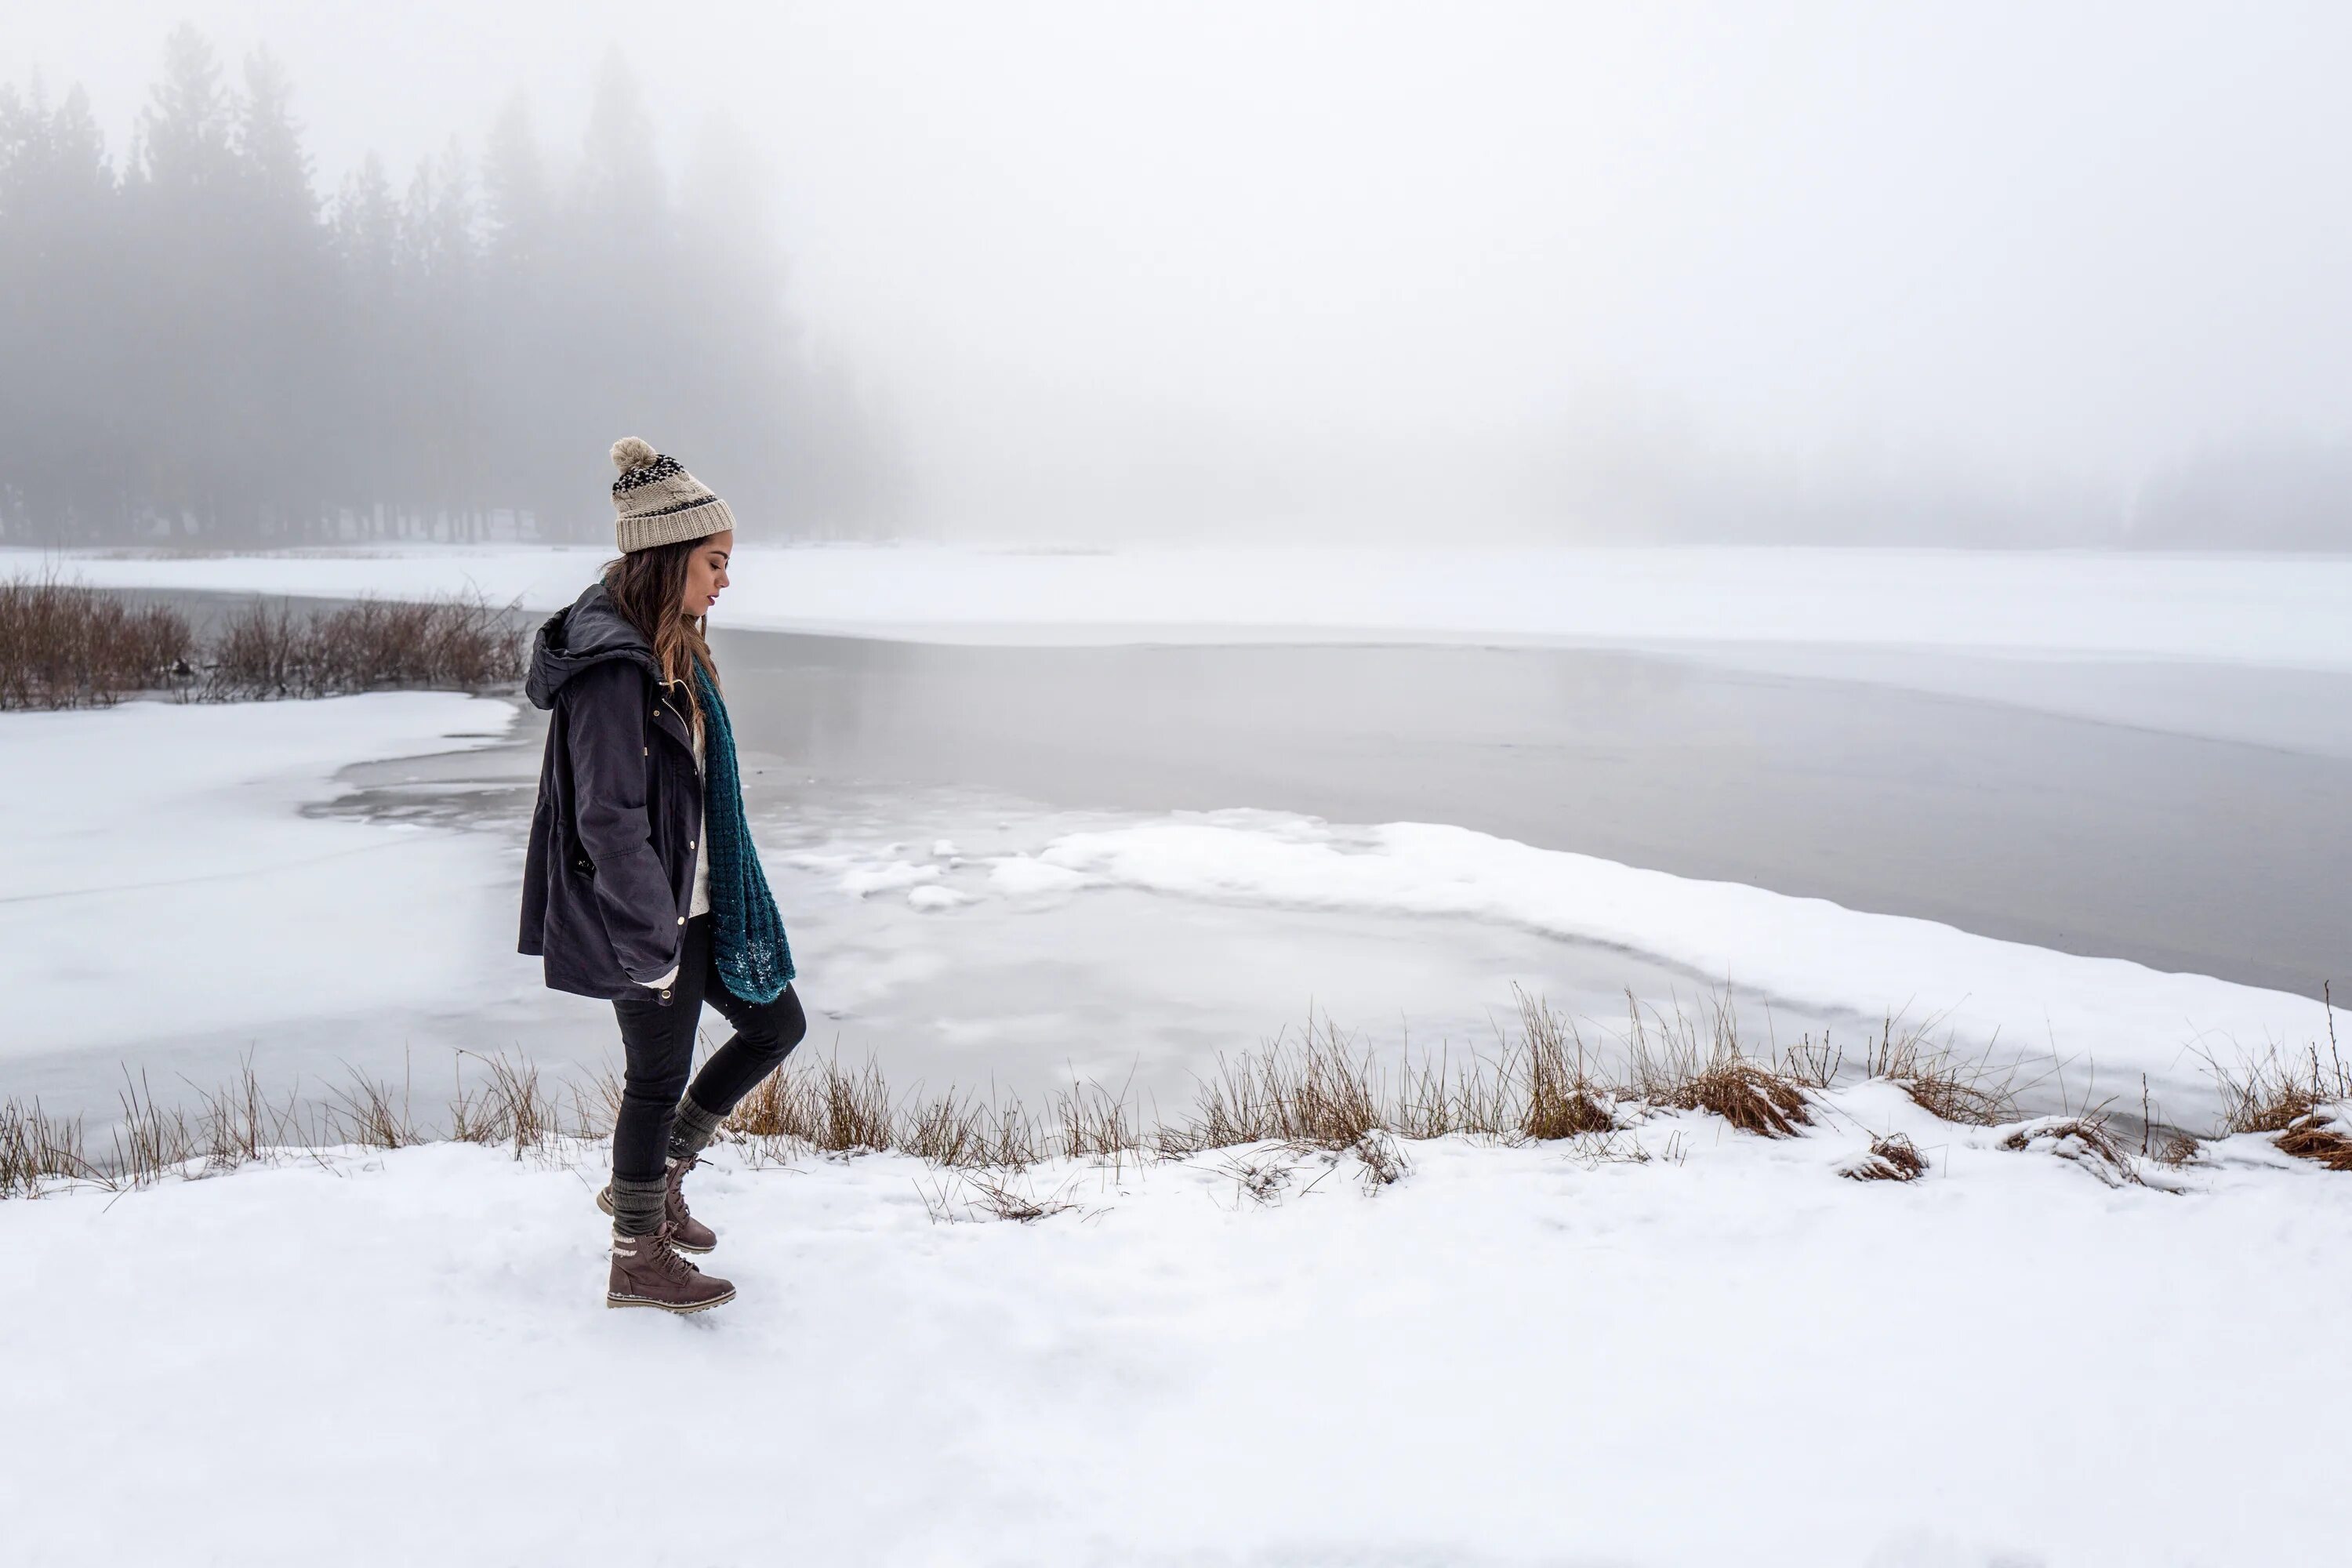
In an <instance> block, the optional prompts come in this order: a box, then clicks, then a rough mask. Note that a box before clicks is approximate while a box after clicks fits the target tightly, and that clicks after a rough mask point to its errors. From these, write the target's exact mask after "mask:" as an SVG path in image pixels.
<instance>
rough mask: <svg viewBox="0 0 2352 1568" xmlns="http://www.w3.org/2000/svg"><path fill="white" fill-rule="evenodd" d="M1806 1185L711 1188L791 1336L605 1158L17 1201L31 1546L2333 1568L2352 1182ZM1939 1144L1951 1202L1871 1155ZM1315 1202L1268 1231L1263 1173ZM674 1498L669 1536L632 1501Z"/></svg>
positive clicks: (1720, 1167)
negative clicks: (1038, 1201)
mask: <svg viewBox="0 0 2352 1568" xmlns="http://www.w3.org/2000/svg"><path fill="white" fill-rule="evenodd" d="M1829 1104H1830V1106H1831V1108H1832V1114H1831V1115H1829V1116H1827V1117H1826V1118H1824V1120H1823V1121H1822V1125H1820V1126H1819V1127H1817V1128H1816V1129H1814V1130H1813V1131H1811V1132H1809V1133H1808V1134H1807V1135H1806V1136H1804V1137H1801V1138H1797V1139H1792V1140H1787V1141H1780V1142H1767V1141H1764V1140H1760V1139H1756V1138H1750V1137H1747V1136H1744V1135H1740V1134H1737V1133H1733V1132H1730V1131H1727V1130H1726V1129H1725V1128H1724V1126H1723V1124H1721V1123H1720V1122H1717V1121H1713V1119H1711V1118H1708V1117H1706V1116H1703V1115H1698V1114H1691V1115H1687V1116H1682V1117H1664V1118H1659V1119H1656V1120H1654V1121H1650V1122H1648V1123H1647V1124H1645V1125H1644V1126H1643V1128H1642V1129H1641V1130H1640V1131H1639V1132H1638V1134H1636V1136H1637V1137H1638V1139H1639V1147H1640V1150H1641V1152H1643V1153H1644V1154H1646V1155H1647V1156H1649V1158H1648V1160H1647V1162H1646V1163H1633V1162H1632V1161H1630V1160H1628V1159H1627V1158H1625V1157H1624V1156H1627V1155H1630V1154H1632V1153H1633V1149H1634V1145H1633V1142H1631V1141H1630V1140H1626V1141H1621V1142H1619V1143H1618V1144H1617V1145H1616V1146H1615V1150H1614V1152H1615V1154H1616V1155H1617V1156H1618V1157H1616V1158H1604V1157H1600V1155H1601V1152H1600V1150H1599V1148H1598V1146H1596V1145H1591V1144H1585V1145H1578V1144H1572V1143H1554V1144H1543V1145H1531V1146H1525V1147H1518V1148H1494V1147H1481V1146H1474V1145H1471V1144H1467V1143H1464V1142H1454V1141H1445V1142H1431V1143H1421V1144H1413V1145H1409V1146H1407V1152H1408V1154H1409V1157H1410V1160H1411V1163H1412V1172H1411V1173H1410V1174H1408V1175H1406V1176H1405V1177H1404V1179H1403V1180H1402V1181H1401V1182H1399V1183H1398V1184H1395V1185H1392V1186H1387V1187H1383V1188H1380V1189H1379V1190H1378V1191H1377V1192H1375V1193H1368V1192H1367V1190H1366V1188H1365V1187H1364V1186H1363V1185H1362V1184H1360V1182H1359V1181H1358V1180H1357V1179H1356V1176H1355V1173H1354V1170H1353V1167H1352V1163H1351V1162H1350V1161H1349V1159H1348V1157H1346V1156H1341V1157H1340V1158H1339V1163H1338V1164H1336V1165H1330V1164H1327V1163H1326V1161H1325V1157H1324V1156H1322V1155H1320V1154H1317V1153H1313V1152H1286V1151H1283V1150H1280V1149H1278V1148H1273V1147H1260V1148H1255V1149H1249V1150H1240V1151H1228V1152H1224V1153H1223V1154H1221V1155H1217V1156H1211V1157H1202V1158H1198V1159H1194V1160H1190V1161H1185V1162H1181V1163H1165V1164H1142V1165H1139V1164H1137V1163H1132V1162H1130V1163H1127V1164H1125V1165H1123V1166H1121V1167H1119V1168H1118V1169H1115V1170H1114V1169H1110V1168H1104V1167H1097V1166H1089V1165H1080V1164H1067V1163H1056V1164H1053V1165H1048V1166H1044V1167H1039V1168H1037V1169H1035V1170H1034V1171H1033V1172H1031V1173H1029V1174H1028V1175H1027V1176H1026V1177H1025V1178H1023V1179H1022V1180H1023V1181H1024V1190H1027V1191H1031V1192H1034V1194H1037V1195H1040V1196H1055V1195H1058V1197H1059V1198H1060V1199H1061V1200H1062V1201H1064V1202H1067V1203H1070V1204H1072V1205H1075V1206H1073V1207H1071V1208H1069V1209H1068V1210H1066V1211H1065V1212H1062V1213H1059V1214H1055V1215H1052V1216H1050V1217H1047V1218H1045V1219H1043V1220H1041V1221H1039V1222H1037V1223H1035V1224H1032V1225H1025V1226H1024V1225H1016V1224H1011V1223H1005V1222H1003V1221H995V1220H985V1219H982V1220H977V1221H975V1222H974V1223H943V1222H942V1219H941V1217H940V1216H943V1215H944V1216H948V1217H949V1218H952V1217H954V1216H958V1215H973V1214H978V1213H981V1212H982V1211H983V1210H984V1207H985V1205H976V1204H974V1203H973V1202H972V1201H971V1189H969V1188H967V1187H965V1186H963V1185H962V1184H961V1181H960V1179H959V1178H957V1177H955V1176H953V1175H951V1174H949V1173H940V1172H936V1171H933V1170H930V1169H929V1168H927V1167H924V1166H922V1165H920V1164H919V1163H915V1162H913V1161H910V1160H907V1159H903V1158H899V1157H895V1156H874V1157H866V1158H859V1159H856V1160H850V1161H840V1160H826V1159H815V1158H809V1157H802V1158H799V1159H797V1160H796V1161H794V1162H793V1163H791V1164H789V1165H787V1166H783V1167H775V1166H768V1167H766V1168H751V1166H749V1165H747V1164H746V1163H745V1160H744V1157H743V1156H744V1150H742V1149H740V1148H723V1149H722V1150H721V1151H720V1152H719V1155H718V1157H717V1161H716V1163H715V1166H714V1167H713V1168H711V1169H709V1170H708V1171H706V1172H705V1173H700V1174H698V1176H697V1177H696V1183H695V1187H694V1196H695V1201H696V1204H697V1207H698V1212H699V1213H701V1214H703V1215H705V1216H706V1217H708V1218H709V1220H710V1221H711V1222H712V1223H713V1224H714V1225H716V1226H718V1227H719V1231H720V1234H721V1245H720V1248H719V1252H718V1254H717V1255H715V1256H714V1257H713V1258H709V1260H708V1262H709V1265H710V1266H711V1268H713V1269H714V1271H716V1272H719V1273H722V1274H724V1275H725V1276H727V1277H728V1278H730V1279H733V1280H734V1281H735V1283H736V1285H737V1287H738V1289H740V1292H741V1295H740V1300H738V1301H737V1302H736V1303H734V1304H733V1305H731V1306H730V1307H728V1308H725V1309H723V1310H720V1311H718V1312H715V1313H711V1314H709V1315H706V1316H704V1317H701V1318H697V1319H692V1320H677V1319H671V1318H667V1317H664V1316H661V1315H658V1314H654V1313H647V1312H612V1311H607V1310H604V1306H603V1304H602V1289H603V1283H604V1258H603V1251H604V1222H603V1221H602V1219H601V1217H600V1216H599V1215H597V1214H596V1212H595V1210H594V1208H593V1205H592V1194H593V1192H594V1190H595V1184H596V1183H597V1182H598V1181H599V1180H600V1179H601V1176H600V1173H599V1164H600V1162H601V1160H602V1159H603V1151H602V1149H601V1147H600V1146H597V1145H593V1144H592V1145H587V1146H584V1147H582V1148H578V1149H577V1150H576V1151H575V1153H576V1155H577V1162H576V1163H573V1164H569V1165H567V1164H560V1163H542V1162H540V1161H538V1160H535V1159H534V1160H526V1161H523V1162H520V1163H519V1162H517V1161H516V1160H514V1159H513V1158H511V1157H510V1156H509V1155H508V1154H507V1153H505V1152H500V1151H496V1150H489V1149H482V1148H476V1147H468V1146H463V1145H438V1146H429V1147H424V1148H415V1149H409V1150H404V1151H402V1152H396V1153H393V1154H389V1155H383V1154H375V1155H368V1154H362V1153H360V1152H355V1151H347V1152H343V1153H341V1154H340V1155H331V1156H329V1157H326V1158H324V1159H320V1160H287V1161H284V1162H282V1163H278V1164H276V1165H274V1166H269V1167H247V1168H246V1169H244V1170H241V1171H239V1172H237V1173H234V1174H230V1175H226V1176H223V1177H219V1178H216V1179H212V1180H202V1181H184V1182H183V1181H167V1182H165V1183H164V1184H162V1185H160V1186H157V1187H153V1188H150V1189H147V1190H142V1191H138V1192H133V1193H130V1194H124V1195H121V1196H120V1197H116V1198H113V1199H111V1200H110V1199H109V1198H107V1197H106V1196H105V1195H103V1194H95V1193H89V1192H69V1193H63V1194H52V1195H50V1196H47V1197H44V1198H42V1199H39V1200H36V1201H31V1202H18V1203H10V1204H6V1205H0V1245H5V1247H6V1248H7V1250H8V1252H9V1255H10V1257H11V1258H12V1260H13V1263H14V1266H13V1267H12V1268H9V1269H8V1270H6V1271H5V1273H0V1343H6V1344H9V1345H11V1346H16V1347H21V1348H23V1349H25V1350H26V1351H27V1352H30V1353H27V1354H25V1355H22V1356H18V1357H15V1358H12V1364H11V1374H12V1383H11V1389H10V1402H9V1412H10V1417H11V1418H10V1420H9V1422H8V1423H7V1424H6V1426H5V1430H0V1517H5V1519H6V1520H7V1521H8V1524H7V1529H6V1532H5V1538H6V1540H7V1542H8V1549H7V1552H5V1555H6V1556H7V1557H8V1559H9V1560H10V1561H11V1562H14V1563H88V1562H97V1561H106V1562H124V1563H131V1562H141V1563H161V1562H172V1563H214V1562H218V1563H231V1562H233V1563H240V1564H258V1563H300V1564H303V1565H304V1568H309V1565H310V1564H313V1563H317V1562H319V1561H320V1560H321V1559H322V1558H325V1559H331V1560H332V1561H335V1562H338V1563H417V1562H426V1561H431V1562H435V1563H449V1564H453V1565H462V1564H468V1563H486V1564H487V1563H519V1562H531V1563H565V1564H568V1565H572V1568H589V1565H593V1564H598V1563H754V1562H762V1563H764V1562H780V1561H803V1560H806V1561H815V1562H830V1563H845V1564H900V1563H907V1564H915V1563H923V1564H930V1563H1036V1562H1043V1561H1060V1562H1079V1563H1105V1564H1113V1563H1150V1564H1175V1563H1215V1564H1238V1563H1250V1564H1276V1563H1285V1564H1286V1563H1318V1564H1333V1563H1380V1564H1403V1563H1449V1564H1451V1563H1530V1562H1543V1563H1596V1564H1597V1563H1612V1564H1647V1563H1658V1564H1724V1563H1741V1564H1757V1565H1779V1564H1790V1565H1799V1564H1801V1565H1803V1568H1843V1565H1852V1568H1963V1565H1965V1568H1992V1565H1994V1564H2022V1563H2033V1564H2037V1565H2041V1568H2105V1565H2106V1564H2110V1563H2125V1562H2129V1563H2170V1564H2190V1563H2257V1562H2294V1561H2300V1562H2327V1561H2334V1560H2336V1558H2337V1557H2338V1556H2339V1555H2340V1554H2341V1552H2342V1550H2343V1547H2344V1541H2345V1536H2344V1520H2343V1515H2342V1510H2340V1508H2338V1507H2337V1506H2336V1504H2334V1503H2333V1502H2332V1501H2331V1500H2332V1499H2334V1498H2335V1497H2336V1495H2337V1493H2338V1491H2339V1489H2340V1483H2341V1479H2342V1478H2341V1474H2340V1471H2341V1466H2342V1458H2343V1456H2342V1451H2341V1447H2340V1445H2338V1444H2336V1443H2333V1442H2331V1441H2328V1440H2327V1439H2326V1436H2325V1435H2324V1430H2323V1427H2324V1421H2325V1416H2324V1415H2322V1416H2321V1417H2320V1421H2321V1423H2322V1424H2323V1426H2315V1425H2314V1424H2313V1422H2312V1420H2310V1419H2309V1418H2308V1413H2311V1412H2322V1413H2324V1412H2327V1411H2331V1410H2337V1409H2341V1408H2343V1406H2344V1405H2345V1404H2346V1402H2347V1399H2352V1365H2347V1363H2346V1362H2345V1360H2344V1358H2342V1357H2341V1356H2336V1355H2330V1354H2327V1353H2326V1347H2327V1346H2328V1345H2330V1344H2333V1343H2334V1342H2336V1339H2337V1338H2338V1337H2339V1332H2340V1325H2339V1323H2338V1318H2339V1315H2340V1304H2341V1302H2342V1301H2343V1300H2344V1299H2345V1296H2346V1293H2347V1290H2352V1178H2347V1177H2344V1176H2340V1175H2334V1174H2330V1173H2325V1172H2321V1171H2319V1170H2318V1169H2317V1168H2315V1167H2314V1166H2311V1165H2308V1164H2305V1163H2297V1162H2293V1161H2290V1160H2287V1159H2286V1158H2285V1157H2284V1156H2283V1155H2280V1154H2279V1153H2278V1152H2276V1151H2275V1150H2273V1148H2271V1147H2270V1145H2269V1144H2268V1143H2267V1142H2264V1141H2261V1140H2255V1139H2243V1138H2242V1139H2235V1140H2231V1141H2229V1142H2225V1143H2221V1144H2217V1145H2213V1146H2210V1149H2209V1151H2208V1158H2207V1160H2206V1161H2205V1162H2204V1163H2199V1164H2196V1165H2191V1166H2189V1167H2187V1168H2186V1169H2184V1170H2183V1171H2181V1172H2179V1173H2177V1175H2176V1177H2175V1180H2176V1181H2177V1183H2178V1184H2179V1186H2180V1187H2181V1188H2182V1189H2183V1190H2181V1191H2179V1192H2167V1191H2162V1190H2158V1189H2156V1188H2151V1187H2142V1186H2133V1185H2125V1186H2121V1187H2115V1186H2110V1185H2109V1184H2106V1183H2105V1182H2104V1181H2102V1180H2100V1179H2098V1178H2097V1177H2096V1176H2095V1174H2094V1173H2093V1172H2091V1171H2090V1170H2088V1169H2085V1168H2084V1167H2083V1166H2081V1165H2078V1164H2075V1163H2069V1162H2067V1161H2065V1160H2063V1159H2057V1158H2052V1157H2050V1155H2049V1153H2048V1152H2043V1151H2042V1150H2039V1149H2035V1150H2028V1151H2025V1152H2012V1151H2010V1150H2007V1149H2004V1148H2002V1147H2001V1142H2002V1138H2001V1137H2000V1134H1998V1133H1997V1132H1995V1131H1984V1130H1975V1129H1963V1128H1956V1127H1950V1126H1947V1125H1944V1124H1941V1123H1938V1122H1936V1121H1933V1120H1932V1119H1930V1118H1927V1116H1926V1115H1925V1113H1924V1112H1921V1111H1919V1110H1916V1108H1915V1107H1912V1106H1911V1105H1910V1104H1909V1103H1908V1102H1907V1101H1906V1100H1904V1099H1903V1098H1902V1097H1901V1096H1900V1095H1899V1094H1897V1093H1896V1092H1895V1091H1894V1090H1893V1089H1891V1088H1889V1087H1888V1086H1885V1085H1883V1084H1881V1085H1867V1086H1862V1087H1859V1088H1856V1089H1850V1090H1846V1091H1843V1092H1842V1093H1839V1094H1836V1095H1833V1096H1831V1097H1829ZM1888 1131H1905V1132H1906V1133H1907V1134H1908V1135H1909V1136H1910V1137H1911V1138H1912V1139H1913V1140H1914V1141H1915V1142H1916V1144H1917V1145H1918V1146H1919V1148H1920V1149H1921V1150H1922V1151H1924V1152H1926V1154H1927V1158H1928V1163H1929V1171H1928V1173H1927V1176H1926V1177H1925V1178H1924V1179H1922V1180H1919V1181H1916V1182H1914V1183H1911V1184H1895V1183H1870V1184H1864V1183H1857V1182H1852V1181H1844V1180H1841V1179H1839V1177H1838V1174H1837V1171H1838V1168H1839V1167H1840V1166H1841V1165H1842V1164H1843V1163H1846V1162H1847V1161H1849V1160H1851V1159H1853V1157H1854V1156H1855V1155H1856V1154H1857V1153H1858V1152H1860V1151H1861V1150H1862V1149H1863V1148H1864V1145H1865V1144H1866V1143H1867V1142H1868V1140H1869V1139H1870V1138H1871V1137H1872V1136H1873V1135H1874V1134H1878V1133H1884V1132H1888ZM1252 1172H1256V1173H1260V1174H1261V1175H1263V1173H1266V1172H1274V1173H1276V1174H1274V1175H1273V1176H1272V1177H1271V1178H1268V1179H1263V1180H1259V1181H1258V1182H1257V1183H1256V1184H1257V1185H1258V1186H1260V1187H1261V1188H1262V1189H1263V1190H1264V1192H1265V1197H1266V1201H1265V1202H1259V1201H1257V1200H1256V1199H1254V1198H1253V1197H1251V1196H1250V1195H1249V1194H1248V1192H1247V1190H1246V1188H1247V1185H1248V1184H1249V1180H1248V1178H1249V1173H1252ZM640 1464H650V1465H651V1466H653V1467H654V1471H653V1474H652V1477H651V1478H650V1479H648V1481H647V1483H646V1484H647V1486H648V1488H649V1489H651V1490H652V1493H653V1498H654V1500H653V1501H652V1502H651V1503H650V1504H648V1505H646V1506H642V1507H641V1506H638V1505H637V1504H635V1502H634V1501H632V1500H630V1499H629V1498H628V1497H627V1496H625V1495H624V1494H625V1489H626V1486H627V1485H628V1483H627V1482H625V1479H624V1478H626V1477H628V1476H630V1475H633V1474H635V1473H636V1472H635V1467H636V1466H638V1465H640Z"/></svg>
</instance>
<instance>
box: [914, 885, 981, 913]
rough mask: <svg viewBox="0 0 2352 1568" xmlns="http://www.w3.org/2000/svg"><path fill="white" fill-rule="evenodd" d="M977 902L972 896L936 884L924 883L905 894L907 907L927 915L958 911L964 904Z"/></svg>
mask: <svg viewBox="0 0 2352 1568" xmlns="http://www.w3.org/2000/svg"><path fill="white" fill-rule="evenodd" d="M979 901H980V900H979V899H978V897H977V896H976V895H974V894H971V893H962V892H958V891H957V890H956V889H953V888H942V887H940V886H939V885H938V884H936V883H926V884H925V885H923V886H922V887H919V888H916V889H912V890H910V891H909V892H908V894H907V902H908V905H909V906H911V907H912V908H915V909H919V910H924V911H925V912H927V913H928V912H931V911H935V910H952V909H959V908H961V907H962V906H963V905H965V904H971V903H977V902H979Z"/></svg>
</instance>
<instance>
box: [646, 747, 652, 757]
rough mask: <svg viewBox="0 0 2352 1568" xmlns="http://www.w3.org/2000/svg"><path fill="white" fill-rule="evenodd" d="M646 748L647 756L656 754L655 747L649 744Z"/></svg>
mask: <svg viewBox="0 0 2352 1568" xmlns="http://www.w3.org/2000/svg"><path fill="white" fill-rule="evenodd" d="M645 750H646V755H647V756H649V757H650V756H652V755H653V754H654V749H653V748H652V747H651V746H647V747H646V749H645Z"/></svg>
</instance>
